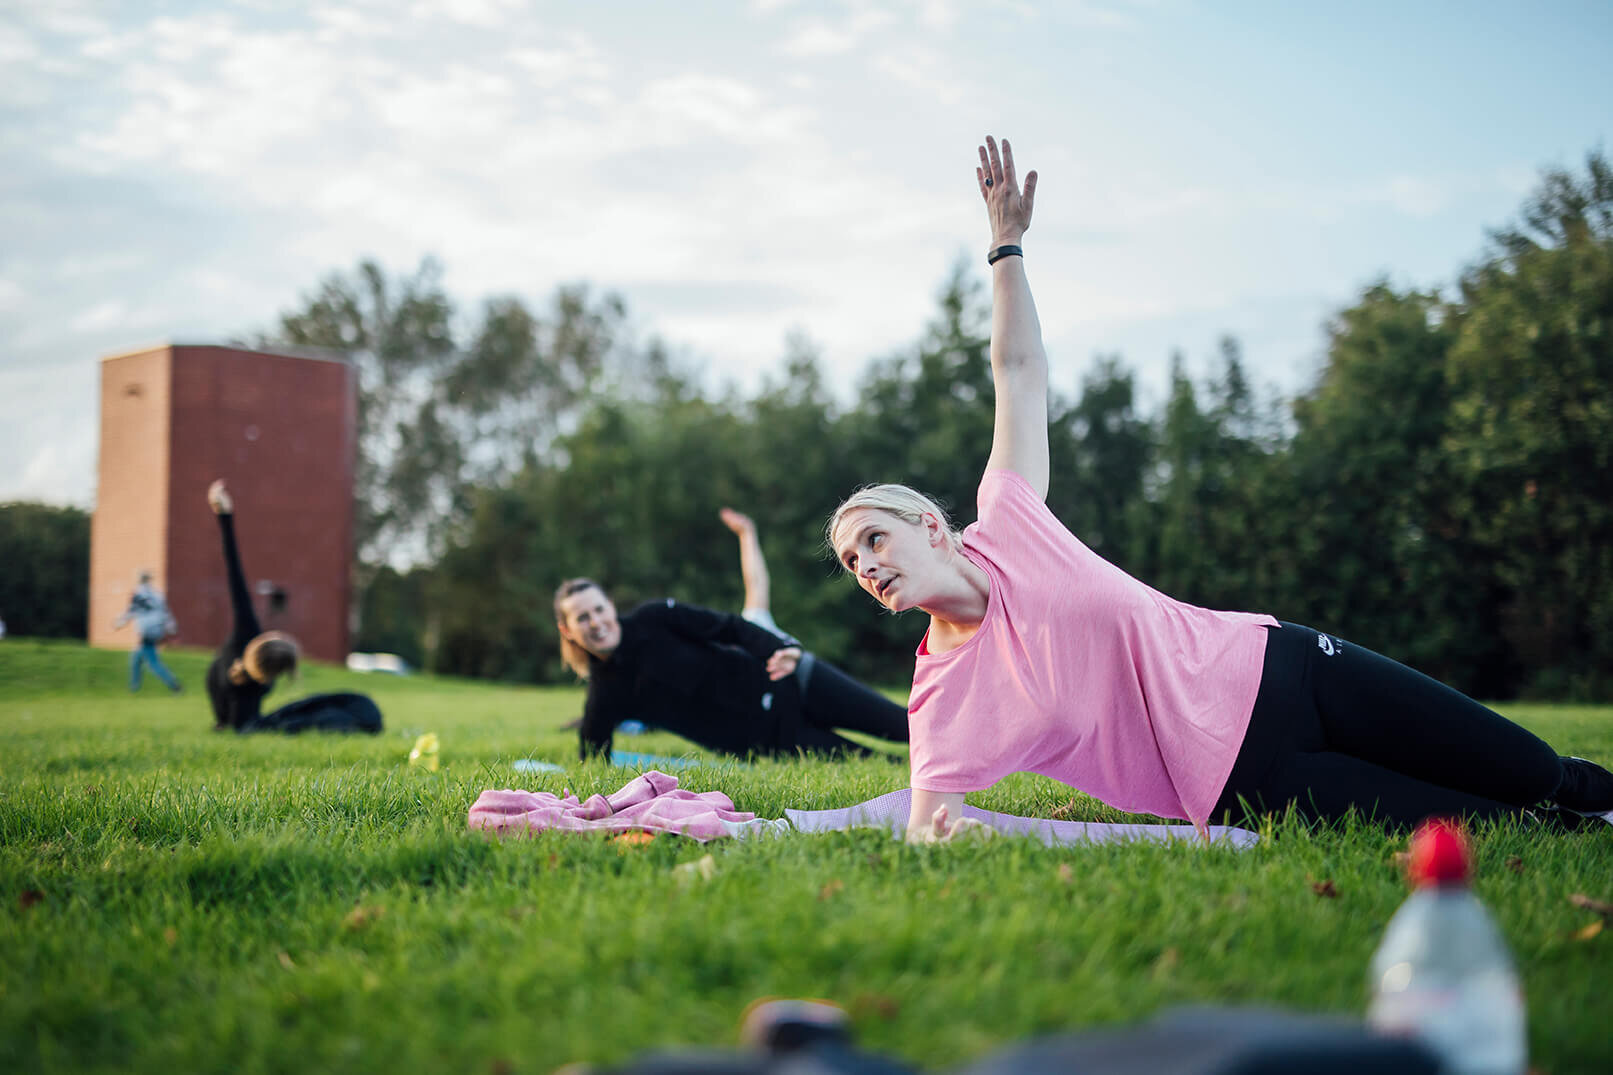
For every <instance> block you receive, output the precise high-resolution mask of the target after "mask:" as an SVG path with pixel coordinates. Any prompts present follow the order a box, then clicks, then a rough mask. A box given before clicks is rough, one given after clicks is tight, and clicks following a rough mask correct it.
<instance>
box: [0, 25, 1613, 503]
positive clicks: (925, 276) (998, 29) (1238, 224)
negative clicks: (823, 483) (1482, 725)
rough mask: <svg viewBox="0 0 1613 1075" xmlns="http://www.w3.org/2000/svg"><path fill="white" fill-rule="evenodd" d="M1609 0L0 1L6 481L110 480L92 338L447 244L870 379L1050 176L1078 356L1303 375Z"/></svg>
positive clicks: (1059, 280) (265, 313)
mask: <svg viewBox="0 0 1613 1075" xmlns="http://www.w3.org/2000/svg"><path fill="white" fill-rule="evenodd" d="M1610 47H1613V4H1608V3H1606V2H1605V0H1587V2H1583V3H1575V2H1566V0H1564V2H1550V0H1548V2H1545V3H1541V4H1530V5H1526V4H1522V3H1497V2H1466V3H1449V2H1444V0H1419V2H1415V3H1403V2H1379V0H1358V2H1355V3H1351V4H1311V3H1300V4H1294V3H1286V2H1279V0H1268V2H1264V3H1253V2H1238V0H1216V2H1211V0H1073V2H1063V3H1040V2H1033V0H977V2H973V3H964V2H962V0H928V2H926V0H821V2H816V3H809V2H804V0H803V2H792V0H733V2H729V3H719V2H701V0H683V2H680V3H676V4H673V3H658V2H648V0H645V2H636V0H634V2H629V0H621V2H616V0H597V2H594V3H587V4H579V3H575V2H567V3H559V2H523V0H440V2H434V3H433V2H424V0H421V2H414V3H411V2H410V0H373V2H372V0H353V2H348V3H298V2H295V0H290V2H287V0H206V2H204V3H180V2H174V3H166V2H160V0H152V2H145V3H111V2H108V3H79V2H75V0H51V2H49V3H37V2H34V0H0V502H4V501H9V500H40V501H45V502H47V503H54V504H71V505H76V506H80V507H85V508H89V507H92V506H93V504H94V500H95V495H96V474H95V468H96V453H97V450H98V442H97V437H98V433H97V430H98V422H99V414H98V407H99V376H100V373H99V364H100V359H101V358H103V357H104V356H106V355H109V354H116V353H120V352H126V351H130V350H134V349H137V348H141V347H145V346H149V345H152V344H157V343H163V342H180V343H202V342H223V341H227V340H230V339H241V338H246V337H249V336H250V335H252V334H254V333H256V332H259V331H266V330H271V329H272V328H273V327H274V325H275V323H276V319H277V316H278V314H279V313H280V312H282V311H285V310H290V309H294V308H296V307H297V305H298V304H299V301H300V300H301V299H302V298H303V297H304V296H305V295H306V294H308V293H309V292H311V291H312V289H313V288H314V287H315V286H316V285H317V284H318V283H319V281H320V280H321V279H322V278H324V277H325V276H327V275H328V274H330V273H332V272H336V271H348V270H351V269H352V268H354V267H355V266H356V265H357V264H358V263H359V262H360V261H361V260H363V259H366V258H371V259H374V260H376V261H377V262H379V263H380V264H381V265H382V266H383V267H385V268H386V269H387V270H388V272H389V273H393V274H397V275H400V276H401V275H403V274H406V273H409V272H412V271H413V270H414V269H415V268H416V267H417V266H418V265H419V264H420V261H421V259H422V258H423V257H425V256H427V255H432V256H435V257H436V258H438V259H439V260H440V261H441V263H442V264H443V266H444V277H443V281H444V284H445V286H446V288H447V290H448V291H449V293H450V294H451V295H452V296H453V298H454V299H455V301H456V303H457V305H458V307H459V308H460V309H461V311H463V312H464V313H465V314H466V316H467V318H469V317H470V316H471V315H473V314H474V313H475V312H476V311H477V310H479V308H480V306H481V304H482V302H483V301H484V300H485V299H488V298H491V297H495V296H504V295H515V296H518V297H520V298H522V299H524V300H526V301H527V302H528V303H529V304H530V305H531V306H532V307H533V308H534V309H542V308H544V307H545V306H547V304H548V300H549V299H550V297H551V296H552V294H553V292H554V290H555V288H556V287H558V286H560V285H564V284H574V283H587V284H588V285H589V286H590V287H591V288H593V289H594V290H595V291H596V292H603V291H614V292H617V293H618V294H620V295H621V296H622V297H623V298H624V299H625V300H626V303H627V306H628V309H629V311H630V313H631V315H632V317H633V323H634V327H635V329H636V330H637V331H639V332H640V333H642V335H643V336H644V337H645V338H648V337H649V336H651V335H654V336H657V337H659V338H661V339H663V340H665V341H666V342H667V343H669V344H670V345H671V346H672V348H673V350H674V353H675V354H677V355H678V356H679V358H680V359H681V360H682V361H684V362H685V363H687V364H688V365H690V366H692V367H695V368H698V369H700V370H701V371H703V375H704V377H705V380H706V384H707V386H708V387H710V388H712V389H714V390H720V389H721V388H722V387H724V386H725V385H729V384H732V385H734V386H737V387H738V388H740V389H741V390H742V391H746V390H750V389H753V388H755V387H756V386H757V385H758V384H759V383H760V378H761V376H762V375H763V374H764V373H765V372H767V371H772V370H777V369H778V368H779V364H780V362H781V360H782V357H783V355H784V354H785V352H786V345H785V341H786V339H787V337H788V336H789V334H790V333H792V332H801V333H804V334H805V335H806V336H807V337H809V338H810V339H811V340H812V341H813V342H814V343H815V344H816V346H817V348H818V349H819V352H820V354H821V360H822V363H823V368H824V370H825V372H826V374H827V376H828V380H829V383H830V384H831V386H832V388H833V389H834V391H835V392H836V393H837V395H838V396H839V397H840V398H841V399H842V400H844V401H847V402H849V401H851V400H852V399H853V398H854V393H855V390H856V387H857V383H858V380H859V377H860V375H861V373H862V372H863V370H864V369H865V368H866V366H867V364H868V363H869V361H870V360H872V359H875V358H879V357H884V356H888V355H891V354H894V353H898V352H900V351H902V350H904V349H909V348H911V347H912V346H913V345H914V344H915V343H916V342H917V341H918V340H919V338H920V337H921V336H922V334H923V331H924V327H925V325H926V324H927V323H928V322H929V321H930V319H931V318H932V317H933V316H934V314H935V312H936V309H937V305H936V300H937V296H938V294H939V292H940V290H941V288H942V286H943V285H944V283H945V281H946V279H947V277H948V275H949V273H950V271H951V269H952V266H953V265H955V264H956V263H957V262H958V261H959V259H960V258H961V259H966V261H967V262H968V264H970V265H971V266H973V269H972V271H978V273H979V274H980V279H981V280H982V281H984V280H985V279H986V269H985V260H984V254H985V250H986V247H987V245H988V241H989V238H990V236H989V234H988V232H987V228H986V221H985V213H984V209H983V207H982V204H981V202H980V195H979V190H978V187H977V186H976V181H975V175H974V165H975V161H976V153H975V147H976V145H977V144H979V142H980V141H981V139H982V138H983V137H984V136H985V135H986V134H988V133H991V134H996V135H998V136H1004V135H1006V136H1007V137H1008V138H1010V139H1011V140H1012V142H1013V145H1014V148H1015V152H1016V156H1017V158H1018V163H1019V166H1020V170H1021V172H1022V173H1023V172H1024V171H1026V170H1029V169H1033V168H1034V169H1035V170H1037V172H1038V173H1039V177H1040V183H1039V186H1038V193H1037V199H1036V210H1035V218H1034V220H1033V222H1032V225H1031V229H1030V231H1029V232H1028V233H1027V235H1026V239H1025V250H1026V267H1027V272H1028V274H1029V278H1030V281H1031V284H1032V288H1033V290H1034V292H1035V295H1036V299H1037V304H1038V308H1039V311H1040V314H1041V321H1042V328H1043V335H1044V337H1045V339H1046V342H1047V347H1048V352H1049V361H1050V375H1051V378H1052V382H1053V387H1054V389H1055V390H1057V391H1060V392H1063V393H1066V394H1071V395H1073V394H1074V393H1076V392H1078V391H1079V387H1080V383H1081V378H1082V376H1083V375H1084V374H1085V373H1086V371H1087V370H1088V369H1090V367H1091V365H1092V363H1093V361H1094V359H1095V356H1099V355H1113V354H1118V355H1120V356H1121V358H1122V359H1123V361H1124V362H1125V363H1126V365H1127V366H1129V367H1130V368H1132V369H1133V370H1134V371H1135V372H1136V374H1137V378H1138V382H1139V385H1140V388H1141V391H1142V400H1141V402H1142V405H1143V406H1144V408H1145V409H1148V408H1151V407H1152V406H1155V405H1157V403H1158V401H1159V400H1160V399H1161V398H1162V396H1163V393H1164V390H1165V386H1166V385H1167V384H1168V376H1169V370H1170V364H1171V358H1172V355H1173V354H1177V353H1179V354H1180V355H1182V356H1183V358H1184V360H1185V362H1186V368H1187V369H1188V371H1189V372H1190V373H1192V374H1194V375H1195V376H1204V375H1207V374H1209V373H1210V372H1211V370H1212V368H1213V361H1214V356H1215V354H1216V353H1217V348H1218V341H1219V340H1220V339H1221V338H1222V337H1223V336H1228V335H1230V336H1233V337H1235V338H1237V339H1238V340H1239V341H1240V343H1241V344H1242V347H1243V352H1244V358H1245V362H1246V363H1247V365H1248V368H1249V370H1250V372H1251V374H1252V375H1253V377H1254V379H1255V381H1256V383H1257V384H1259V385H1262V386H1265V387H1267V388H1268V389H1270V390H1272V391H1276V392H1281V393H1284V394H1293V393H1295V392H1298V391H1303V390H1304V389H1305V388H1306V387H1307V386H1308V385H1310V384H1312V383H1313V382H1314V379H1315V377H1316V375H1317V373H1318V371H1319V370H1320V368H1321V365H1322V362H1323V359H1324V356H1325V349H1326V340H1327V338H1326V324H1327V322H1328V319H1329V318H1330V317H1331V316H1332V315H1333V314H1334V313H1336V312H1337V311H1338V310H1340V309H1343V308H1345V307H1348V306H1349V305H1351V304H1352V303H1353V302H1354V301H1355V299H1356V298H1357V297H1358V296H1359V294H1360V292H1361V290H1362V289H1363V288H1364V287H1366V286H1368V285H1369V284H1371V283H1373V282H1374V281H1375V280H1378V279H1381V278H1386V279H1388V280H1389V281H1390V282H1391V283H1393V284H1394V285H1396V286H1398V287H1418V288H1448V287H1449V286H1450V285H1451V284H1452V283H1453V282H1454V281H1455V280H1456V279H1457V278H1458V276H1459V274H1460V273H1461V271H1462V269H1463V268H1464V267H1466V266H1467V265H1470V264H1472V263H1473V262H1474V261H1476V260H1477V259H1479V258H1480V257H1481V256H1482V255H1483V254H1484V252H1485V249H1486V241H1487V233H1488V231H1489V230H1490V229H1494V228H1498V227H1503V226H1505V225H1507V224H1508V223H1510V222H1512V221H1513V220H1515V218H1516V215H1517V213H1518V210H1519V208H1520V206H1521V205H1522V202H1523V200H1524V198H1525V197H1526V196H1527V195H1528V194H1529V192H1530V191H1531V190H1532V189H1533V188H1534V186H1535V185H1536V183H1537V181H1538V179H1539V176H1540V174H1541V172H1542V170H1544V169H1547V168H1567V169H1570V170H1573V171H1576V172H1583V169H1584V161H1585V158H1586V155H1587V153H1589V152H1591V151H1596V150H1603V151H1605V150H1606V149H1607V147H1608V142H1609V127H1610V125H1613V107H1610V105H1613V64H1609V63H1608V62H1607V56H1608V55H1609V53H1610Z"/></svg>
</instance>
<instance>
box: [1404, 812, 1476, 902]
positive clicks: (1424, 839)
mask: <svg viewBox="0 0 1613 1075" xmlns="http://www.w3.org/2000/svg"><path fill="white" fill-rule="evenodd" d="M1470 861H1471V856H1470V855H1469V854H1468V847H1467V836H1466V835H1465V834H1464V833H1463V832H1462V828H1461V826H1460V825H1458V824H1457V823H1456V822H1454V821H1450V820H1447V819H1444V818H1433V819H1431V820H1429V821H1425V822H1423V823H1422V825H1421V826H1419V827H1418V829H1417V831H1416V832H1415V833H1413V834H1412V837H1411V858H1410V860H1409V862H1408V863H1407V866H1406V872H1407V873H1408V874H1409V875H1410V876H1411V880H1412V883H1413V884H1415V885H1417V886H1418V887H1419V888H1421V887H1422V886H1423V885H1451V884H1461V883H1462V882H1464V881H1466V880H1467V877H1468V873H1469V863H1470Z"/></svg>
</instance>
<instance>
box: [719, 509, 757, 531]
mask: <svg viewBox="0 0 1613 1075" xmlns="http://www.w3.org/2000/svg"><path fill="white" fill-rule="evenodd" d="M717 516H718V518H720V519H722V524H723V525H724V526H726V527H727V528H728V529H730V530H732V531H733V532H734V533H735V534H737V535H739V536H740V537H744V536H745V535H746V534H754V533H756V523H755V522H753V521H752V520H751V517H750V516H749V515H746V514H745V513H744V512H742V511H735V510H734V509H733V508H721V509H719V510H718V512H717Z"/></svg>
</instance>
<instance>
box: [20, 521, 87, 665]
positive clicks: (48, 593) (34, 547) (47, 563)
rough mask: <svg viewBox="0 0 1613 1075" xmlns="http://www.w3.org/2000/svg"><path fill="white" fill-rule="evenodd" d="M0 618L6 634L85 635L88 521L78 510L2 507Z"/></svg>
mask: <svg viewBox="0 0 1613 1075" xmlns="http://www.w3.org/2000/svg"><path fill="white" fill-rule="evenodd" d="M0 563H4V564H5V565H6V567H5V570H4V571H0V617H3V618H4V619H5V623H6V633H7V634H12V635H30V636H34V637H40V638H84V637H85V636H86V635H87V634H88V633H89V620H88V616H89V604H90V516H89V513H87V512H84V511H80V510H79V509H78V508H59V507H54V506H52V505H49V504H34V503H27V502H14V503H9V504H0Z"/></svg>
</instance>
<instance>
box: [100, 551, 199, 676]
mask: <svg viewBox="0 0 1613 1075" xmlns="http://www.w3.org/2000/svg"><path fill="white" fill-rule="evenodd" d="M130 620H133V621H134V629H135V631H137V632H138V633H139V641H138V643H137V644H136V645H135V648H134V650H133V652H131V653H130V654H129V690H130V691H131V692H134V691H138V690H139V689H140V680H141V667H142V666H143V665H150V666H151V671H152V674H153V675H155V676H156V677H157V678H158V679H160V680H162V681H163V683H164V684H165V685H166V686H167V687H168V689H169V690H170V691H172V692H173V693H174V694H178V693H179V692H180V691H181V690H182V689H183V688H181V687H180V685H179V680H178V679H176V678H174V674H173V673H172V672H170V671H169V670H168V667H167V666H166V665H164V664H163V663H162V658H161V657H159V656H158V655H157V647H158V646H159V645H161V644H162V642H163V640H164V639H166V638H167V637H168V636H169V635H171V634H173V633H174V617H173V614H172V613H171V612H169V611H168V602H167V600H165V599H164V597H163V595H162V591H160V590H158V589H157V588H156V587H155V586H153V585H152V583H151V572H150V571H142V572H140V574H139V575H138V576H136V578H135V586H134V593H132V594H130V595H129V607H128V608H126V609H124V610H123V614H122V615H121V616H119V617H118V618H117V619H115V620H113V621H112V629H113V630H114V631H116V630H118V629H119V628H120V627H122V626H123V625H124V624H126V623H128V622H129V621H130Z"/></svg>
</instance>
